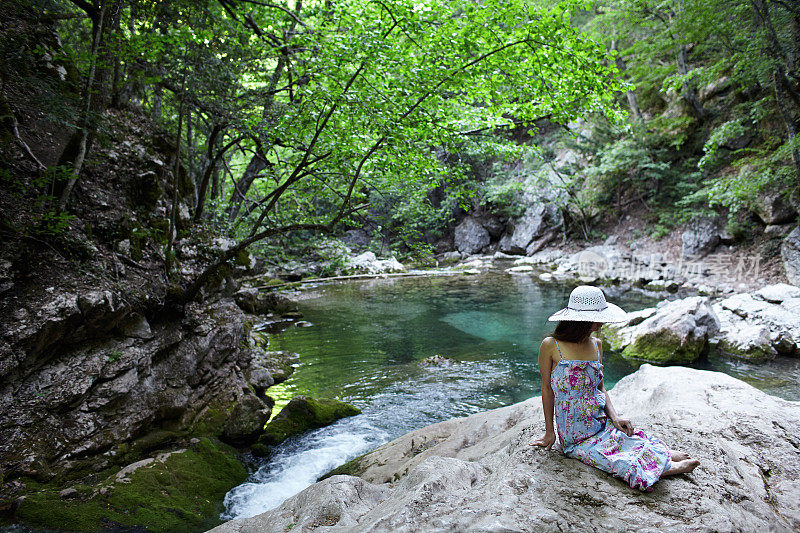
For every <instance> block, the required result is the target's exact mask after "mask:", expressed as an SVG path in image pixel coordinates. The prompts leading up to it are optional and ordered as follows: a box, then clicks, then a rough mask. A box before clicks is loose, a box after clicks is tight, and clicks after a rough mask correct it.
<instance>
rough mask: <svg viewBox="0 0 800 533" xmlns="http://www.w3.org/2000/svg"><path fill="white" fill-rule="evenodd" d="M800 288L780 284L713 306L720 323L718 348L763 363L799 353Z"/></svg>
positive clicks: (726, 299) (736, 296)
mask: <svg viewBox="0 0 800 533" xmlns="http://www.w3.org/2000/svg"><path fill="white" fill-rule="evenodd" d="M799 304H800V288H798V287H795V286H793V285H787V284H785V283H780V284H776V285H768V286H766V287H762V288H761V289H759V290H757V291H755V292H753V293H741V294H735V295H733V296H730V297H728V298H725V299H724V300H721V301H720V302H718V303H715V304H714V306H713V307H714V311H715V313H716V314H717V317H718V318H719V320H720V329H719V332H718V333H717V335H716V337H717V340H718V342H719V349H720V350H721V351H722V352H723V353H725V354H727V355H731V356H734V357H738V358H743V359H753V360H764V359H770V358H772V357H774V356H775V355H776V354H778V353H783V354H791V353H792V352H794V351H795V350H798V351H800V313H799V312H798V311H800V305H799Z"/></svg>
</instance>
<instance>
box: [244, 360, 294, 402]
mask: <svg viewBox="0 0 800 533" xmlns="http://www.w3.org/2000/svg"><path fill="white" fill-rule="evenodd" d="M298 361H299V358H298V356H297V354H296V353H292V352H287V351H273V352H268V351H263V350H253V353H252V358H251V359H250V362H249V364H248V370H247V372H246V375H247V376H248V382H249V383H250V384H251V385H253V387H255V389H256V392H263V391H264V390H265V389H266V388H267V387H271V386H272V385H274V384H276V383H283V382H284V381H286V380H287V379H289V376H291V375H292V373H293V372H294V365H295V364H297V362H298Z"/></svg>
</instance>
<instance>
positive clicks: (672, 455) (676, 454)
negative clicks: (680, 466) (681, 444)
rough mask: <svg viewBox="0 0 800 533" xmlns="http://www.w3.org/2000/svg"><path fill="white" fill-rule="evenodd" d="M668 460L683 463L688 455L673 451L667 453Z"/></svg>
mask: <svg viewBox="0 0 800 533" xmlns="http://www.w3.org/2000/svg"><path fill="white" fill-rule="evenodd" d="M669 456H670V459H672V460H673V461H685V460H686V459H688V458H689V454H688V453H686V452H676V451H674V450H670V451H669Z"/></svg>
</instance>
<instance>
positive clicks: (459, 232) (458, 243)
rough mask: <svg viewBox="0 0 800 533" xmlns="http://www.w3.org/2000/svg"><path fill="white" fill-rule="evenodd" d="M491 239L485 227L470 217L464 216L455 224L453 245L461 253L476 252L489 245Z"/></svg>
mask: <svg viewBox="0 0 800 533" xmlns="http://www.w3.org/2000/svg"><path fill="white" fill-rule="evenodd" d="M491 240H492V239H491V236H490V235H489V232H488V231H487V230H486V228H484V227H483V226H482V225H481V224H480V222H478V221H477V220H475V219H474V218H472V217H467V218H465V219H464V220H462V221H461V223H460V224H459V225H458V226H456V230H455V238H454V245H455V247H456V250H458V251H459V252H461V253H464V254H475V253H478V252H480V251H481V250H483V249H484V248H485V247H487V246H489V243H490V242H491Z"/></svg>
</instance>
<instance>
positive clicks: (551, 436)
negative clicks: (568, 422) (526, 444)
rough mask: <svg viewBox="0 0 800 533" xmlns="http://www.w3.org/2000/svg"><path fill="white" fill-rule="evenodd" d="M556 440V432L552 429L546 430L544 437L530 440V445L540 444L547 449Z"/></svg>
mask: <svg viewBox="0 0 800 533" xmlns="http://www.w3.org/2000/svg"><path fill="white" fill-rule="evenodd" d="M555 442H556V434H555V433H554V432H552V431H547V432H546V433H545V434H544V437H542V438H541V439H539V440H537V441H536V442H531V446H541V447H542V448H544V449H546V450H549V449H550V448H552V447H553V444H555Z"/></svg>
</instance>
